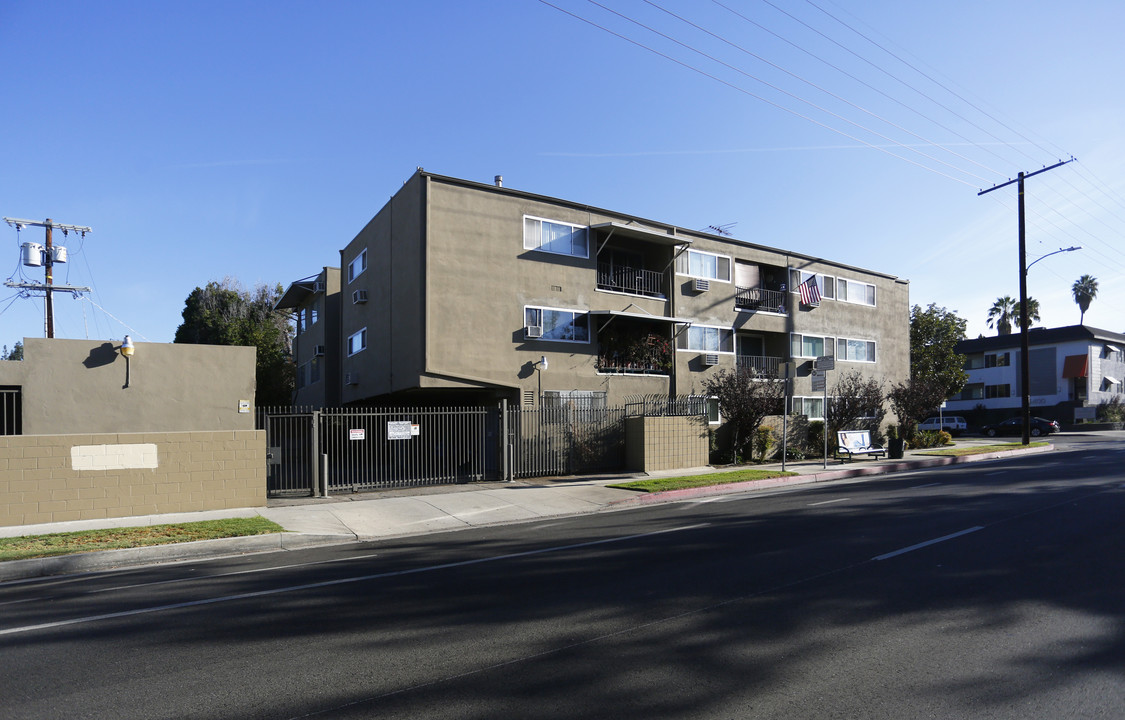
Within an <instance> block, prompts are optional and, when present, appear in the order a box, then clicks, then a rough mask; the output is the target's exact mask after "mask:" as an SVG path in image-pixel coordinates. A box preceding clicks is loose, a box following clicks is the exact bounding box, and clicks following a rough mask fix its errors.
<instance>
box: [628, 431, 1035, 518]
mask: <svg viewBox="0 0 1125 720" xmlns="http://www.w3.org/2000/svg"><path fill="white" fill-rule="evenodd" d="M1054 449H1055V448H1054V446H1053V445H1044V446H1043V447H1035V448H1027V449H1023V448H1020V449H1017V450H998V451H996V452H990V453H977V454H974V455H948V456H931V457H915V458H912V459H910V460H899V461H897V462H880V463H878V464H872V465H867V466H860V467H851V466H850V464H849V466H847V467H843V468H840V469H838V470H823V471H821V472H816V473H805V474H802V475H789V476H786V477H777V478H766V479H764V480H749V481H747V482H741V483H724V484H722V485H705V486H701V487H697V488H686V489H684V490H665V491H664V492H657V493H646V494H643V495H638V496H637V497H633V498H625V499H624V500H617V501H615V502H612V503H610V507H611V508H613V509H617V508H625V507H629V506H634V505H652V504H655V503H662V502H676V501H679V500H690V499H692V498H697V497H709V496H714V495H734V494H736V493H743V492H752V491H754V490H764V489H767V488H772V487H780V486H785V485H811V484H813V483H819V482H830V481H833V480H846V479H848V478H853V477H868V476H873V475H889V474H891V473H896V472H902V471H904V470H917V469H924V468H929V467H939V466H944V465H960V464H962V463H970V462H982V461H985V460H998V459H1002V458H1008V457H1012V456H1015V455H1034V454H1037V453H1043V452H1050V451H1051V450H1054Z"/></svg>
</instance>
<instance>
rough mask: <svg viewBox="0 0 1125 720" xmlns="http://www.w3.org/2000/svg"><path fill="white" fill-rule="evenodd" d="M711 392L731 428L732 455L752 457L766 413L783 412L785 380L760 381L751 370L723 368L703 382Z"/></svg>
mask: <svg viewBox="0 0 1125 720" xmlns="http://www.w3.org/2000/svg"><path fill="white" fill-rule="evenodd" d="M703 386H704V388H705V389H706V391H707V394H708V395H712V396H714V397H716V398H718V399H719V408H720V412H721V413H722V415H723V418H724V419H725V420H726V424H727V425H728V426H729V427H730V430H731V455H732V458H733V460H732V461H733V462H738V457H739V455H743V453H742V451H743V450H746V451H747V452H746V453H745V454H744V455H743V456H744V457H749V454H750V453H749V451H750V450H751V449H752V448H751V446H752V444H753V440H754V433H755V432H757V430H758V427H759V426H760V425H761V424H762V421H763V420H765V418H766V416H767V415H779V414H781V413H782V412H783V408H784V398H785V383H784V382H783V381H781V380H761V379H758V378H757V376H755V375H754V374H753V373H752V372H750V371H748V370H734V371H731V370H720V371H719V372H717V373H715V374H714V375H712V376H711V377H709V378H707V380H706V381H705V382H704V383H703Z"/></svg>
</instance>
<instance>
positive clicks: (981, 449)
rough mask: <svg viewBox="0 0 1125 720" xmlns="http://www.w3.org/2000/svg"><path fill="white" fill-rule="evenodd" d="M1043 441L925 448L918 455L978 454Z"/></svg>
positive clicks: (1040, 443) (1032, 444) (1020, 447)
mask: <svg viewBox="0 0 1125 720" xmlns="http://www.w3.org/2000/svg"><path fill="white" fill-rule="evenodd" d="M1045 445H1047V443H1045V442H1033V443H1031V444H1030V445H1024V444H1023V443H1000V444H999V445H969V446H967V447H955V448H942V449H940V450H927V451H925V452H918V453H917V454H918V455H980V454H982V453H991V452H1002V451H1004V450H1020V449H1023V448H1025V447H1029V448H1033V447H1044V446H1045Z"/></svg>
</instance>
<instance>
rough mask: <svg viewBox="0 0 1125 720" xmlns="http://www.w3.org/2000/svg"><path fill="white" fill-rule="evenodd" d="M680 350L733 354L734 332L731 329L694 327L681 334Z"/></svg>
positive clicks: (704, 326)
mask: <svg viewBox="0 0 1125 720" xmlns="http://www.w3.org/2000/svg"><path fill="white" fill-rule="evenodd" d="M679 337H680V340H679V347H678V348H677V349H679V350H696V351H698V352H708V353H733V352H734V331H733V330H731V329H730V328H721V327H708V326H706V325H692V326H691V327H689V328H688V329H687V331H686V332H682V333H680V336H679Z"/></svg>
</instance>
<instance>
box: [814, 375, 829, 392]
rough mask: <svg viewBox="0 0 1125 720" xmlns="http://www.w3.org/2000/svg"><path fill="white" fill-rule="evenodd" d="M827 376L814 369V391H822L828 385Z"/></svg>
mask: <svg viewBox="0 0 1125 720" xmlns="http://www.w3.org/2000/svg"><path fill="white" fill-rule="evenodd" d="M827 380H828V378H827V376H825V374H824V373H823V372H818V371H816V370H813V374H812V389H813V392H822V391H824V390H825V389H826V386H827Z"/></svg>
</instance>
